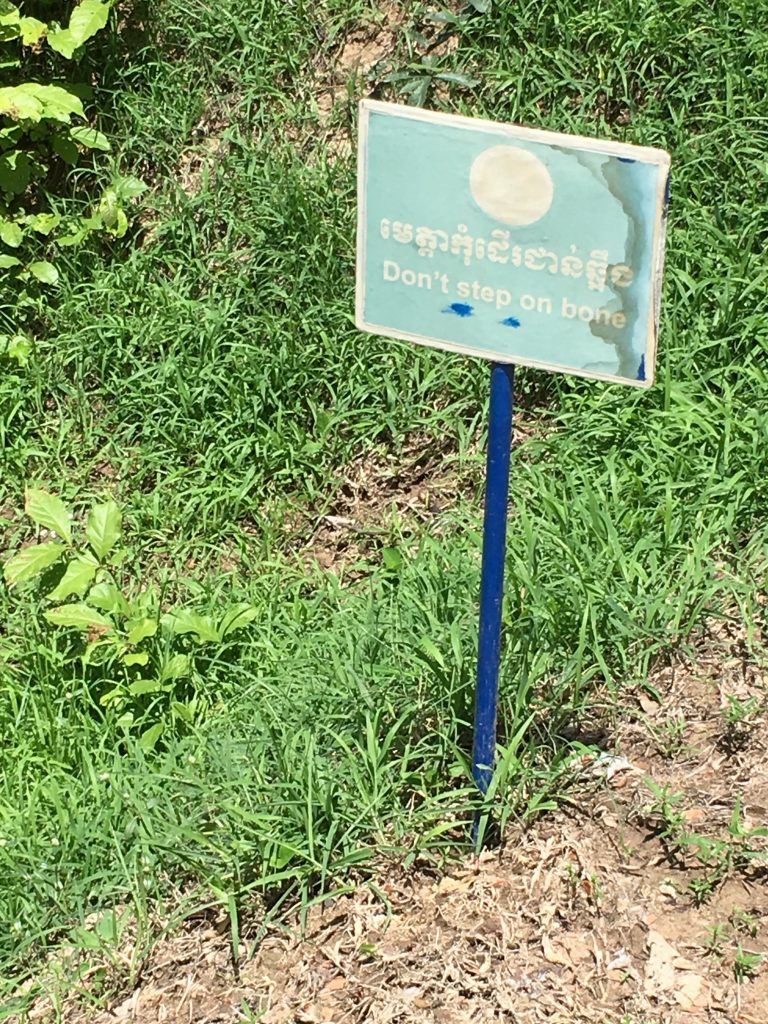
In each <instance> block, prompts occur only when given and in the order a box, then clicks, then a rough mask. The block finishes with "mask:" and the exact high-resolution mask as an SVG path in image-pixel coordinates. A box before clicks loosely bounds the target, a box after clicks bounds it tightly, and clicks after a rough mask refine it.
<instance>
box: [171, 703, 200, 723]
mask: <svg viewBox="0 0 768 1024" xmlns="http://www.w3.org/2000/svg"><path fill="white" fill-rule="evenodd" d="M192 703H193V704H194V702H192ZM171 709H172V710H173V712H174V713H175V714H177V715H178V716H179V718H181V719H182V720H183V721H185V722H186V723H187V724H188V725H193V724H194V721H195V709H194V706H193V707H190V706H189V705H188V704H182V703H181V701H174V702H173V704H171Z"/></svg>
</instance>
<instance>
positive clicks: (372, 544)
mask: <svg viewBox="0 0 768 1024" xmlns="http://www.w3.org/2000/svg"><path fill="white" fill-rule="evenodd" d="M475 465H476V464H475V462H474V460H471V459H468V460H467V462H466V465H461V464H460V460H459V457H458V455H457V453H456V451H455V449H454V447H453V446H452V445H445V444H443V445H441V444H440V443H439V442H435V441H434V440H432V439H430V438H427V437H422V436H420V435H413V436H411V437H409V438H408V439H407V441H406V443H405V445H404V447H403V450H402V451H400V452H397V453H395V452H386V451H375V450H374V451H370V452H366V454H365V455H363V456H361V457H360V458H357V459H354V460H353V461H352V462H351V463H350V464H349V465H347V466H345V467H344V469H343V471H342V472H341V473H340V474H339V477H338V480H337V481H336V484H335V486H334V488H333V493H334V497H333V499H332V501H331V503H330V505H329V507H328V508H327V509H326V510H325V511H324V512H323V513H322V514H321V515H316V514H314V513H309V514H307V515H305V516H301V517H299V518H298V520H297V522H296V523H295V524H294V526H295V531H294V532H295V537H296V540H295V541H294V545H293V546H294V549H295V550H297V551H298V552H299V553H300V555H301V557H302V559H303V560H304V562H305V563H306V564H307V565H310V564H312V563H316V564H317V565H319V566H320V567H321V568H322V569H331V570H333V571H335V572H338V573H343V572H345V571H346V570H348V569H350V568H351V567H354V566H356V565H357V564H359V563H360V562H362V561H363V560H364V559H365V558H369V557H370V556H371V555H372V554H373V553H374V552H375V551H376V550H377V549H379V548H381V547H382V546H386V545H387V544H388V543H391V542H392V538H393V536H394V535H395V534H396V533H399V534H400V535H403V534H406V535H407V534H409V533H412V532H416V531H418V529H419V528H420V527H422V528H423V526H424V524H425V523H427V522H428V523H429V526H430V532H431V533H432V534H433V535H439V534H440V532H441V529H442V521H443V514H444V513H445V512H447V511H448V510H450V509H452V508H454V507H455V506H456V504H457V502H458V500H459V498H460V497H461V496H462V495H466V496H468V495H469V494H471V493H472V491H473V489H474V487H475V486H476V484H477V481H476V476H477V470H476V468H473V467H475Z"/></svg>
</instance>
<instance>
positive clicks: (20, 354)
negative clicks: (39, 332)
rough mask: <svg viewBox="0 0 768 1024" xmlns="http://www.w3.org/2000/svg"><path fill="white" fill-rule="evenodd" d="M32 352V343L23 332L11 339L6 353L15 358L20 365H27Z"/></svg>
mask: <svg viewBox="0 0 768 1024" xmlns="http://www.w3.org/2000/svg"><path fill="white" fill-rule="evenodd" d="M31 353H32V345H31V344H30V341H29V339H28V338H25V337H24V335H23V334H15V335H14V336H13V337H12V338H11V339H10V340H9V341H8V347H7V348H6V350H5V354H6V355H7V356H8V357H9V358H10V359H15V360H16V362H17V363H18V364H19V366H26V365H27V363H28V362H29V357H30V355H31Z"/></svg>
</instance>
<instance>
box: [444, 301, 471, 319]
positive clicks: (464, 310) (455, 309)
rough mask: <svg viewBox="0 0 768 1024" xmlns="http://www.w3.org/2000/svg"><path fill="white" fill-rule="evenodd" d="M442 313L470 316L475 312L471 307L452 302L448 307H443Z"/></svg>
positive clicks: (462, 303)
mask: <svg viewBox="0 0 768 1024" xmlns="http://www.w3.org/2000/svg"><path fill="white" fill-rule="evenodd" d="M443 312H444V313H455V314H456V316H472V314H473V313H474V312H475V311H474V309H473V308H472V306H467V305H466V304H465V303H464V302H452V303H451V304H450V306H446V307H445V309H444V310H443Z"/></svg>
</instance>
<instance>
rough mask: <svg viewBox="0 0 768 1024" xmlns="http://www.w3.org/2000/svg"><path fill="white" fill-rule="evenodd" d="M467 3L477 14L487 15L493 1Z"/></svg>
mask: <svg viewBox="0 0 768 1024" xmlns="http://www.w3.org/2000/svg"><path fill="white" fill-rule="evenodd" d="M469 3H470V5H471V6H472V7H474V8H475V10H476V11H477V12H478V14H487V13H488V11H490V9H491V7H492V6H493V0H469Z"/></svg>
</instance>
